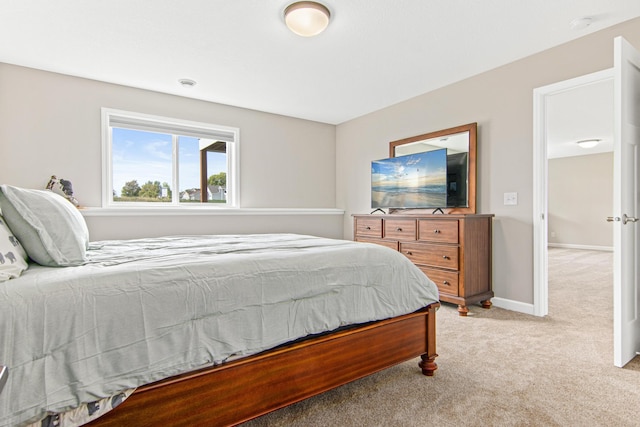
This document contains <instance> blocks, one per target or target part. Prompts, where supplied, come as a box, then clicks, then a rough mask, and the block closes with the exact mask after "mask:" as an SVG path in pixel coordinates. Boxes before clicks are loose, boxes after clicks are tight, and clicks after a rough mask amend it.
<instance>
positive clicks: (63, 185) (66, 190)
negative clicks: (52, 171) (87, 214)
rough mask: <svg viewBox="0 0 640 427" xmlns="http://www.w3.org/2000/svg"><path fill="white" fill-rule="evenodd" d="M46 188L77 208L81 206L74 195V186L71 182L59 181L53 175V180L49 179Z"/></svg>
mask: <svg viewBox="0 0 640 427" xmlns="http://www.w3.org/2000/svg"><path fill="white" fill-rule="evenodd" d="M46 188H47V190H51V191H53V192H54V193H58V194H60V195H61V196H63V197H64V198H65V199H67V200H69V201H70V202H71V203H73V205H74V206H75V207H78V206H80V203H78V200H77V199H76V198H75V197H74V195H73V185H72V184H71V181H67V180H66V179H62V178H60V179H58V178H57V177H56V176H55V175H51V179H49V182H48V183H47V187H46Z"/></svg>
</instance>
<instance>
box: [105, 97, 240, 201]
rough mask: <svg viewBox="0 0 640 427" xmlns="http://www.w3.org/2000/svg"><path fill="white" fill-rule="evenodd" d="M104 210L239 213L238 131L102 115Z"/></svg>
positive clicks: (121, 113) (108, 112)
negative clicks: (224, 210)
mask: <svg viewBox="0 0 640 427" xmlns="http://www.w3.org/2000/svg"><path fill="white" fill-rule="evenodd" d="M102 128H103V136H102V140H103V141H102V148H103V150H102V151H103V154H102V155H103V183H104V184H103V195H102V202H103V203H102V204H103V206H105V207H114V206H118V207H121V206H128V207H133V206H150V207H164V206H173V207H176V206H180V207H186V206H196V205H197V206H204V205H206V206H211V207H238V200H239V195H238V189H239V184H238V164H239V162H238V134H239V130H238V129H236V128H230V127H225V126H218V125H212V124H207V123H198V122H190V121H185V120H178V119H171V118H167V117H158V116H151V115H147V114H140V113H131V112H127V111H119V110H112V109H108V108H103V109H102Z"/></svg>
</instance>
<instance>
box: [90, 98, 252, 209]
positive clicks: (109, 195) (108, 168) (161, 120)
mask: <svg viewBox="0 0 640 427" xmlns="http://www.w3.org/2000/svg"><path fill="white" fill-rule="evenodd" d="M101 113H102V207H103V208H108V209H112V208H113V209H127V210H129V211H131V210H154V211H156V210H161V209H172V210H174V211H175V210H180V211H182V210H185V211H186V210H221V209H239V208H240V167H239V165H240V148H239V145H240V129H238V128H235V127H229V126H222V125H216V124H212V123H202V122H195V121H189V120H181V119H175V118H170V117H162V116H155V115H151V114H144V113H135V112H131V111H124V110H117V109H113V108H104V107H103V108H102V109H101ZM112 122H120V123H128V124H131V125H132V126H131V128H134V129H135V127H136V126H138V127H139V128H154V127H157V129H158V130H161V129H165V131H166V132H167V133H172V132H182V133H184V131H185V130H186V131H187V132H188V130H189V129H192V130H193V131H194V132H196V133H199V134H202V133H204V134H211V135H221V136H222V135H224V137H225V140H226V142H227V169H228V174H227V203H203V204H192V203H179V198H175V197H174V198H173V199H174V200H173V201H172V202H171V203H163V204H162V205H159V204H158V203H144V202H114V201H113V169H112V159H111V156H112V147H111V123H112ZM127 127H128V126H127ZM172 129H174V130H173V131H172ZM175 146H176V145H175V144H174V149H175ZM175 156H176V153H175V152H174V159H175V158H176V157H175ZM176 167H177V166H176V162H175V161H174V171H173V174H174V175H173V181H174V182H172V184H171V185H172V188H175V191H174V193H177V194H179V189H178V186H177V185H176V183H177V176H178V175H177V174H178V171H177V170H176V169H175V168H176Z"/></svg>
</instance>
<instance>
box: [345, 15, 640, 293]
mask: <svg viewBox="0 0 640 427" xmlns="http://www.w3.org/2000/svg"><path fill="white" fill-rule="evenodd" d="M617 35H623V36H624V37H625V38H627V40H629V41H630V42H631V43H632V44H634V45H635V46H637V47H640V19H635V20H632V21H629V22H626V23H623V24H621V25H618V26H615V27H612V28H609V29H606V30H603V31H600V32H598V33H594V34H591V35H588V36H585V37H583V38H580V39H577V40H574V41H572V42H570V43H567V44H564V45H561V46H559V47H556V48H554V49H550V50H547V51H544V52H541V53H538V54H536V55H533V56H530V57H527V58H524V59H522V60H520V61H517V62H514V63H511V64H508V65H506V66H503V67H500V68H497V69H495V70H491V71H488V72H486V73H483V74H480V75H478V76H475V77H472V78H469V79H467V80H464V81H461V82H459V83H456V84H453V85H450V86H448V87H445V88H442V89H440V90H436V91H433V92H430V93H427V94H424V95H421V96H418V97H415V98H412V99H410V100H407V101H405V102H402V103H400V104H397V105H394V106H391V107H388V108H385V109H383V110H380V111H376V112H374V113H371V114H368V115H366V116H363V117H360V118H358V119H355V120H352V121H349V122H347V123H343V124H341V125H339V126H338V128H337V134H336V144H337V147H336V161H337V207H338V208H343V209H345V211H346V213H347V215H346V216H345V227H344V230H345V237H350V236H352V233H353V223H352V219H351V217H350V215H351V214H353V213H368V212H370V211H371V209H370V207H369V206H370V201H369V197H370V196H369V192H370V188H369V186H370V183H369V180H370V171H369V168H370V161H371V160H373V159H378V158H382V157H386V156H387V155H388V143H389V141H393V140H397V139H401V138H405V137H408V136H412V135H418V134H421V133H426V132H431V131H435V130H439V129H444V128H448V127H452V126H456V125H461V124H465V123H470V122H478V202H477V207H478V212H480V213H494V214H495V215H496V218H495V221H494V235H493V239H494V240H493V241H494V248H493V255H494V258H493V259H494V261H493V273H494V274H493V288H494V291H495V293H496V296H497V297H500V298H505V299H509V300H513V301H518V302H522V303H525V304H532V303H533V219H532V211H533V169H532V168H533V147H532V139H533V89H535V88H537V87H541V86H545V85H548V84H551V83H556V82H559V81H562V80H567V79H570V78H573V77H578V76H581V75H585V74H588V73H592V72H595V71H599V70H603V69H607V68H610V67H611V66H612V65H613V38H614V37H615V36H617ZM463 54H464V53H463V52H461V55H463ZM505 192H517V193H518V205H517V206H504V205H503V194H504V193H505Z"/></svg>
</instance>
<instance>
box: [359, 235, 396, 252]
mask: <svg viewBox="0 0 640 427" xmlns="http://www.w3.org/2000/svg"><path fill="white" fill-rule="evenodd" d="M355 240H356V242H363V243H375V244H376V245H381V246H386V247H388V248H391V249H393V250H396V251H397V250H398V241H397V240H382V239H373V238H370V237H356V239H355Z"/></svg>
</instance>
